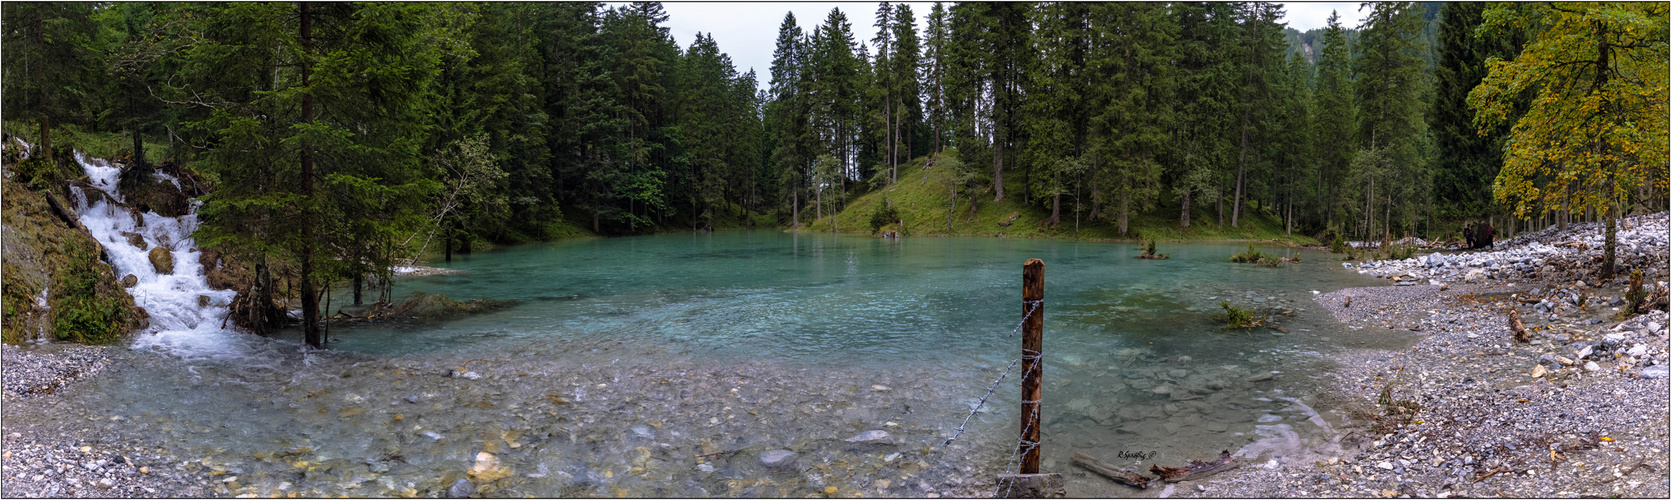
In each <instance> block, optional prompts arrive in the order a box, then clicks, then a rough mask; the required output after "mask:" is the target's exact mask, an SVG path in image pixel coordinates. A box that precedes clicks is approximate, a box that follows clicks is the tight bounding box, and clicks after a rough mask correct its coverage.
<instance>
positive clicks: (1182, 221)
mask: <svg viewBox="0 0 1671 500" xmlns="http://www.w3.org/2000/svg"><path fill="white" fill-rule="evenodd" d="M1194 191H1195V190H1194V189H1185V190H1184V209H1183V210H1181V211H1179V212H1178V227H1179V228H1183V229H1188V228H1189V195H1190V193H1192V192H1194Z"/></svg>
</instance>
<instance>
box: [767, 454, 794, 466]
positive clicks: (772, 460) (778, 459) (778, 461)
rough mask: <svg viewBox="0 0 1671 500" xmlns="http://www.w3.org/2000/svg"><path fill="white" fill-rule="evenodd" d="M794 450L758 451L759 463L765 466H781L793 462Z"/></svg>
mask: <svg viewBox="0 0 1671 500" xmlns="http://www.w3.org/2000/svg"><path fill="white" fill-rule="evenodd" d="M796 457H797V456H796V455H795V452H792V451H789V450H767V451H763V452H760V465H764V466H767V467H783V466H786V465H789V464H792V463H795V458H796Z"/></svg>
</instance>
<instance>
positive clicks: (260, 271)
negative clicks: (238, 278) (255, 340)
mask: <svg viewBox="0 0 1671 500" xmlns="http://www.w3.org/2000/svg"><path fill="white" fill-rule="evenodd" d="M272 285H273V282H272V277H271V276H270V275H269V273H268V272H267V256H266V255H265V254H260V255H257V256H256V257H255V282H254V283H251V284H250V308H249V325H250V329H251V330H254V331H255V334H256V335H266V334H267V332H268V331H269V327H270V324H269V323H268V322H267V318H269V317H271V314H270V313H268V312H267V311H268V310H269V309H272V307H273V290H272Z"/></svg>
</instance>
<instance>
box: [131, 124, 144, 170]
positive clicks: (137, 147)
mask: <svg viewBox="0 0 1671 500" xmlns="http://www.w3.org/2000/svg"><path fill="white" fill-rule="evenodd" d="M133 164H134V165H135V166H144V165H145V136H143V135H140V133H139V127H138V126H135V127H134V128H133Z"/></svg>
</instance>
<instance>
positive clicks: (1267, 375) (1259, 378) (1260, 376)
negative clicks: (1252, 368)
mask: <svg viewBox="0 0 1671 500" xmlns="http://www.w3.org/2000/svg"><path fill="white" fill-rule="evenodd" d="M1273 378H1276V374H1275V373H1271V372H1264V373H1255V374H1253V375H1250V376H1248V377H1247V379H1246V380H1247V381H1248V382H1263V381H1266V380H1270V379H1273Z"/></svg>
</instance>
